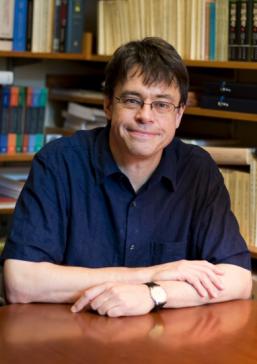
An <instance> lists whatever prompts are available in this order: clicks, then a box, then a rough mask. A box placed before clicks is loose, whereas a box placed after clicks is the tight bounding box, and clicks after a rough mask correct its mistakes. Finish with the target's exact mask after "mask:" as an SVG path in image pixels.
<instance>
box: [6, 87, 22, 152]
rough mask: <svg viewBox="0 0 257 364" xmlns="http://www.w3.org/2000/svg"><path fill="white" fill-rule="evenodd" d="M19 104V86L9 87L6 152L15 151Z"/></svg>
mask: <svg viewBox="0 0 257 364" xmlns="http://www.w3.org/2000/svg"><path fill="white" fill-rule="evenodd" d="M18 104H19V88H18V87H16V86H11V87H10V104H9V105H10V107H9V120H8V121H9V123H8V135H7V153H9V154H12V153H14V152H15V151H16V133H17V124H18V122H17V118H18V112H17V111H18Z"/></svg>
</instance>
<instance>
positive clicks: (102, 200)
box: [2, 127, 250, 269]
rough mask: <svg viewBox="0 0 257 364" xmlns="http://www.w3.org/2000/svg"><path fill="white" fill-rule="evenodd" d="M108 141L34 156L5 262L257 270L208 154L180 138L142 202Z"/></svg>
mask: <svg viewBox="0 0 257 364" xmlns="http://www.w3.org/2000/svg"><path fill="white" fill-rule="evenodd" d="M108 133H109V128H108V127H107V128H104V129H95V130H92V131H80V132H77V133H76V134H75V135H73V136H72V137H66V138H61V139H59V140H57V141H55V142H52V143H49V144H48V145H46V146H45V147H44V148H43V149H42V150H41V151H40V152H39V153H38V154H37V155H36V156H35V158H34V160H33V162H32V169H31V172H30V175H29V177H28V180H27V182H26V184H25V187H24V189H23V191H22V193H21V195H20V198H19V200H18V203H17V206H16V209H15V213H14V218H13V224H12V228H11V232H10V234H9V237H8V239H7V243H6V246H5V248H4V251H3V255H2V261H3V260H4V259H7V258H12V259H21V260H28V261H35V262H41V261H47V262H52V263H57V264H64V265H72V266H82V267H108V266H127V267H136V266H149V265H154V264H159V263H164V262H171V261H175V260H179V259H206V260H208V261H210V262H212V263H231V264H236V265H239V266H242V267H244V268H247V269H250V255H249V252H248V250H247V248H246V245H245V242H244V240H243V239H242V237H241V235H240V233H239V229H238V224H237V222H236V220H235V218H234V215H233V214H232V213H231V211H230V201H229V196H228V193H227V190H226V188H225V186H224V183H223V178H222V176H221V174H220V172H219V170H218V168H217V166H216V164H215V163H214V161H213V160H212V159H211V157H210V156H209V155H208V154H207V153H206V152H205V151H203V150H202V149H201V148H199V147H196V146H191V145H187V144H184V143H183V142H181V141H180V140H179V139H176V138H175V139H174V140H173V142H172V143H171V144H170V145H169V146H167V147H166V148H165V150H164V152H163V156H162V159H161V161H160V164H159V166H158V168H157V169H156V170H155V172H154V173H153V175H152V176H151V178H150V179H149V180H148V182H147V183H146V184H145V185H144V186H143V187H142V188H141V189H140V190H139V191H138V193H135V192H134V190H133V188H132V186H131V184H130V182H129V180H128V178H127V177H126V176H125V175H124V174H123V173H122V172H121V171H120V170H119V168H118V166H117V164H116V163H115V161H114V159H113V157H112V154H111V152H110V148H109V145H108V135H109V134H108Z"/></svg>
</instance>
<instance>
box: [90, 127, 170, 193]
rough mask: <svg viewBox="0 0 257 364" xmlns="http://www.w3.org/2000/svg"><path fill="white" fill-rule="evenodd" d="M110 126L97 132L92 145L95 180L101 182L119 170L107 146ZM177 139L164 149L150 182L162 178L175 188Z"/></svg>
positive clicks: (118, 172)
mask: <svg viewBox="0 0 257 364" xmlns="http://www.w3.org/2000/svg"><path fill="white" fill-rule="evenodd" d="M109 132H110V126H109V125H108V126H106V127H105V128H103V129H102V130H101V132H100V133H99V134H98V136H97V138H96V142H95V146H94V154H93V157H94V164H95V168H96V180H97V182H98V183H102V182H103V181H104V179H105V178H106V177H108V176H111V175H114V174H120V173H121V171H120V169H119V167H118V166H117V164H116V162H115V160H114V159H113V156H112V153H111V150H110V146H109ZM176 149H177V140H176V138H175V139H174V140H173V141H172V142H171V143H170V144H169V145H168V146H167V147H166V148H165V149H164V151H163V154H162V158H161V161H160V163H159V165H158V167H157V169H156V170H155V171H154V173H153V175H152V177H151V178H150V181H149V182H150V184H152V183H156V182H157V181H160V180H162V179H164V180H166V181H167V182H168V184H169V185H170V186H171V187H172V189H175V187H176V175H177V174H176V171H177V153H176Z"/></svg>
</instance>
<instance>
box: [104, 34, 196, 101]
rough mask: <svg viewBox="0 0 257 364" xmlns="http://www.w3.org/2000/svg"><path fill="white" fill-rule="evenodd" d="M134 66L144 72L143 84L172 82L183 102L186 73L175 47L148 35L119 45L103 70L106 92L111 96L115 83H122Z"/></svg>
mask: <svg viewBox="0 0 257 364" xmlns="http://www.w3.org/2000/svg"><path fill="white" fill-rule="evenodd" d="M133 68H135V69H136V72H135V73H138V74H140V75H143V77H144V84H145V85H151V84H155V83H163V82H164V83H165V84H167V85H168V86H169V85H171V84H172V83H175V85H176V86H178V88H179V91H180V105H185V104H186V100H187V93H188V87H189V77H188V72H187V69H186V66H185V65H184V63H183V61H182V59H181V57H180V56H179V54H178V53H177V51H176V50H175V48H174V47H173V46H172V45H170V44H169V43H167V42H166V41H165V40H163V39H161V38H158V37H147V38H144V39H143V40H139V41H131V42H128V43H126V44H124V45H122V46H120V47H119V48H118V49H117V50H116V51H115V52H114V54H113V56H112V58H111V60H110V61H109V63H108V64H107V67H106V70H105V84H104V93H105V95H106V96H108V97H110V98H112V97H113V94H114V89H115V87H116V85H117V84H118V83H124V82H125V81H126V80H127V77H128V74H129V72H130V71H131V70H132V69H133Z"/></svg>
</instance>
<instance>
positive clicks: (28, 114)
mask: <svg viewBox="0 0 257 364" xmlns="http://www.w3.org/2000/svg"><path fill="white" fill-rule="evenodd" d="M32 94H33V88H32V87H27V90H26V96H25V98H26V99H25V105H26V106H25V117H24V129H23V140H22V152H23V153H28V145H29V133H30V128H31V127H30V125H31V123H32V120H33V104H32Z"/></svg>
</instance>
